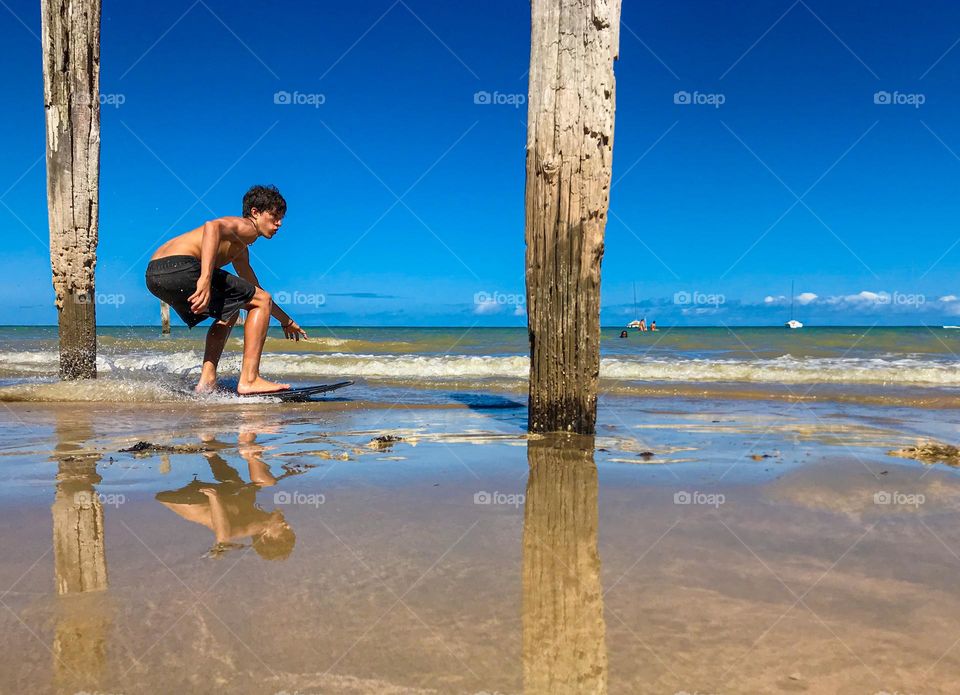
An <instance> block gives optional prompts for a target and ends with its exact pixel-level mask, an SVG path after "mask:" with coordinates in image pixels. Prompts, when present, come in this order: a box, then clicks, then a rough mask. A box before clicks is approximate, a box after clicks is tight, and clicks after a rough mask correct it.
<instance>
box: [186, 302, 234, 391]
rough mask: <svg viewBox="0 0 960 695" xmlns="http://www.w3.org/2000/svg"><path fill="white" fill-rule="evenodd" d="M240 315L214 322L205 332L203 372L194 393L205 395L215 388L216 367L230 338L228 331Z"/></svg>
mask: <svg viewBox="0 0 960 695" xmlns="http://www.w3.org/2000/svg"><path fill="white" fill-rule="evenodd" d="M239 316H240V314H239V313H238V314H234V316H233V318H232V319H230V320H229V321H215V322H214V323H213V325H212V326H210V328H209V330H207V345H206V348H205V349H204V352H203V371H202V372H201V373H200V381H199V383H197V387H196V391H197V392H199V393H207V392H209V391H213V390H214V389H215V388H216V387H217V365H219V364H220V356H221V355H223V348H224V346H225V345H226V344H227V339H228V338H229V337H230V329H231V328H233V324H235V323H236V322H237V318H238V317H239Z"/></svg>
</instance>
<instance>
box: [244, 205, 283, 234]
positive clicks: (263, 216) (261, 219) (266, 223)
mask: <svg viewBox="0 0 960 695" xmlns="http://www.w3.org/2000/svg"><path fill="white" fill-rule="evenodd" d="M250 216H251V217H252V218H253V221H254V222H256V224H257V229H259V230H260V234H261V236H263V237H265V238H267V239H272V238H273V237H274V235H275V234H276V233H277V230H278V229H280V225H281V224H283V217H280V216H278V215H277V213H275V212H272V211H267V212H262V211H260V210H257V209H256V208H253V209H252V210H251V211H250Z"/></svg>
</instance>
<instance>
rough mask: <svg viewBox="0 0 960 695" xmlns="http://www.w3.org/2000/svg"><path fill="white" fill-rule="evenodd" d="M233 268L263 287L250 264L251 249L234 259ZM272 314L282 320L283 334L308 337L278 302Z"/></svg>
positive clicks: (247, 279)
mask: <svg viewBox="0 0 960 695" xmlns="http://www.w3.org/2000/svg"><path fill="white" fill-rule="evenodd" d="M233 269H234V270H236V271H237V275H239V276H240V277H242V278H243V279H244V280H246V281H247V282H251V283H253V284H254V285H256V286H257V287H259V288H260V289H263V287H262V286H261V285H260V281H259V280H258V279H257V274H256V273H255V272H253V268H252V267H251V266H250V249H247V248H245V249H244V250H243V253H241V254H240V255H239V256H238V257H237V258H235V259H233ZM270 315H271V316H272V317H273V318H275V319H276V320H277V321H279V322H280V326H281V327H282V328H283V335H284V336H285V337H286V338H289V339H291V340H300V338H306V337H307V334H306V332H305V331H304V330H303V329H302V328H300V326H299V324H297V322H296V321H294V320H293V319H292V318H290V315H289V314H287V312H285V311H284V310H283V309H281V308H280V305H279V304H277V303H276V302H274V303H273V308H272V309H271V310H270Z"/></svg>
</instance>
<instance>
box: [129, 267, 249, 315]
mask: <svg viewBox="0 0 960 695" xmlns="http://www.w3.org/2000/svg"><path fill="white" fill-rule="evenodd" d="M199 279H200V259H198V258H194V257H193V256H167V257H166V258H158V259H157V260H155V261H150V264H149V265H147V275H146V281H147V289H148V290H150V292H151V293H152V294H153V295H154V296H155V297H158V298H160V299H162V300H163V301H165V302H166V303H167V304H169V305H170V306H171V307H172V308H173V310H174V311H176V312H177V314H178V315H179V316H180V318H182V319H183V322H184V323H186V324H187V325H188V326H189V327H190V328H193V327H194V326H196V325H197V324H198V323H200V322H201V321H204V320H206V319H208V318H210V317H211V316H212V317H213V318H215V319H218V320H220V321H229V320H230V319H232V318H233V317H234V316H235V315H236V314H237V312H239V311H240V310H241V309H242V308H243V307H244V306H246V305H247V304H248V303H249V302H250V300H251V299H253V295H254V293H255V292H256V291H257V288H256V287H255V286H254V285H253V284H252V283H249V282H247V281H246V280H244V279H243V278H238V277H237V276H236V275H231V274H230V273H228V272H227V271H225V270H223V269H222V268H217V269H216V270H214V271H213V277H212V278H211V279H210V304H209V305H208V306H207V312H206V313H205V314H194V313H193V311H192V310H191V309H190V301H189V297H190V295H192V294H193V293H194V292H196V291H197V280H199Z"/></svg>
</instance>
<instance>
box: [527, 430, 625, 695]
mask: <svg viewBox="0 0 960 695" xmlns="http://www.w3.org/2000/svg"><path fill="white" fill-rule="evenodd" d="M527 461H528V463H529V465H530V477H529V478H528V481H527V499H526V503H525V506H524V519H523V684H524V692H525V693H527V695H565V694H567V693H569V694H570V695H574V694H579V693H593V694H596V693H606V692H607V646H606V624H605V623H604V620H603V591H602V588H601V584H600V555H599V553H598V551H597V526H598V522H597V467H596V464H594V462H593V438H592V437H563V436H552V437H549V438H547V439H544V440H539V441H537V440H531V441H529V442H528V444H527Z"/></svg>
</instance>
